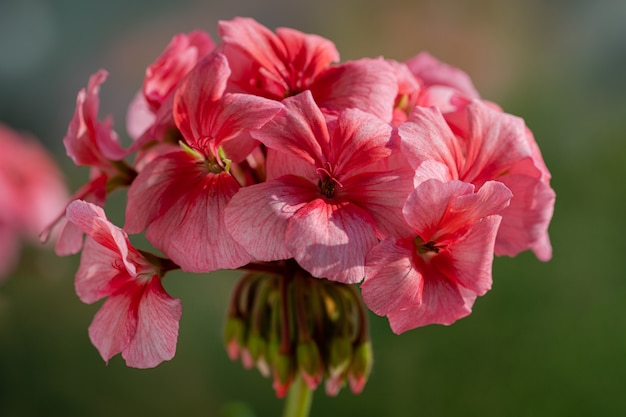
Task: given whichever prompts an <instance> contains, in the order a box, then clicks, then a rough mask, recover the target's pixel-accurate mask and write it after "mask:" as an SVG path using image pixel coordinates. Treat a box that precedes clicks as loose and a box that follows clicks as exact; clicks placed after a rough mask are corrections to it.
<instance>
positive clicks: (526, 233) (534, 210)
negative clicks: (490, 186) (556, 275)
mask: <svg viewBox="0 0 626 417" xmlns="http://www.w3.org/2000/svg"><path fill="white" fill-rule="evenodd" d="M500 179H501V181H502V182H503V183H504V184H506V186H507V187H509V188H510V189H511V191H512V192H513V198H512V199H511V205H510V206H509V207H507V208H506V209H504V210H503V211H502V224H501V225H500V230H499V231H498V237H497V239H496V254H497V255H507V256H515V255H517V254H518V253H519V252H521V251H524V250H526V249H532V250H533V252H534V253H535V255H536V256H537V258H538V259H540V260H542V261H548V260H550V258H551V257H552V246H551V244H550V238H549V236H548V226H549V224H550V220H551V219H552V214H553V211H554V201H555V198H556V196H555V193H554V190H552V188H550V186H549V185H548V184H546V183H545V182H542V181H541V180H540V179H535V178H530V177H528V176H525V175H507V176H504V177H502V178H500Z"/></svg>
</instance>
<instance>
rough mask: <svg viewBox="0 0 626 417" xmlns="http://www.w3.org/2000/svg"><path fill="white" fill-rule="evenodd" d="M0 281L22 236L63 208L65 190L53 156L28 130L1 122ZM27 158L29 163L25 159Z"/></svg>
mask: <svg viewBox="0 0 626 417" xmlns="http://www.w3.org/2000/svg"><path fill="white" fill-rule="evenodd" d="M0 148H1V149H2V152H0V282H2V281H3V280H4V279H5V278H6V277H7V276H8V275H9V274H10V273H11V272H12V271H13V268H14V267H15V265H16V263H17V261H18V259H19V254H20V249H21V244H22V241H23V240H26V241H31V242H36V241H37V240H38V236H39V233H40V232H41V230H42V229H43V228H44V227H46V226H48V224H50V223H51V222H52V221H53V220H54V215H55V214H56V213H59V212H61V210H63V209H64V207H65V203H66V201H67V190H66V188H65V184H64V181H63V177H62V175H61V171H60V169H59V168H58V167H57V165H56V163H55V162H54V160H53V159H52V156H51V155H50V154H49V153H48V152H47V151H46V150H45V148H44V147H42V146H41V145H40V144H39V142H38V141H37V140H36V139H34V138H33V137H31V136H30V135H29V134H27V133H23V132H17V131H15V130H13V129H11V128H10V127H8V126H6V125H3V124H2V123H0ZM24 161H28V163H24Z"/></svg>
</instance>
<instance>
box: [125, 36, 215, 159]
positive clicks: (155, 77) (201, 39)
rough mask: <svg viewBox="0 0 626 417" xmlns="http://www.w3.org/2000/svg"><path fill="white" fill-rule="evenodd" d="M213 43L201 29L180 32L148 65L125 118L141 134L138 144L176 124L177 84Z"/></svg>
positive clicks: (158, 137) (133, 132) (157, 137)
mask: <svg viewBox="0 0 626 417" xmlns="http://www.w3.org/2000/svg"><path fill="white" fill-rule="evenodd" d="M214 47H215V45H214V43H213V41H212V40H211V37H210V36H209V35H208V34H207V33H205V32H203V31H201V30H196V31H193V32H191V33H189V34H184V33H179V34H177V35H175V36H174V37H173V38H172V40H171V41H170V43H169V44H168V45H167V47H166V48H165V50H164V51H163V52H162V53H161V55H160V56H159V57H158V58H157V59H156V60H155V61H154V62H153V63H152V64H151V65H150V66H149V67H148V68H147V69H146V75H145V78H144V82H143V88H142V91H140V92H139V93H138V94H137V95H136V96H135V98H134V99H133V101H132V102H131V105H130V107H129V109H128V114H127V119H126V125H127V129H128V132H129V133H130V136H131V137H133V138H134V139H139V138H140V137H141V138H142V139H141V140H139V141H138V143H137V144H135V146H136V147H140V146H143V145H145V144H146V143H148V142H149V141H153V140H157V141H162V140H164V138H165V136H166V134H167V131H168V129H172V128H175V124H174V119H173V116H172V108H173V104H174V92H175V91H176V87H177V86H178V84H179V83H180V81H182V79H183V78H184V77H185V76H186V75H187V74H188V73H189V71H191V70H192V69H193V67H195V66H196V64H197V63H198V62H199V61H200V60H201V59H202V58H204V57H205V56H207V55H208V54H209V53H210V52H211V51H212V50H213V49H214Z"/></svg>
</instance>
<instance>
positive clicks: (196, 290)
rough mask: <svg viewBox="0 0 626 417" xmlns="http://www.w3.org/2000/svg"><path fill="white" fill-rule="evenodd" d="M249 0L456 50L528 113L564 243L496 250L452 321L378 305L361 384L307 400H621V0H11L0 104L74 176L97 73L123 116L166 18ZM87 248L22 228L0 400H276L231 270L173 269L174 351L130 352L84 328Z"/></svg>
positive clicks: (595, 403)
mask: <svg viewBox="0 0 626 417" xmlns="http://www.w3.org/2000/svg"><path fill="white" fill-rule="evenodd" d="M237 15H241V16H250V17H254V18H256V19H257V20H259V21H260V22H261V23H263V24H265V25H266V26H268V27H270V28H275V27H278V26H288V27H293V28H296V29H299V30H302V31H304V32H311V33H317V34H320V35H322V36H325V37H327V38H329V39H331V40H333V41H334V42H335V44H336V45H337V48H338V49H339V51H340V53H341V55H342V59H344V60H347V59H355V58H360V57H363V56H370V57H372V56H378V55H384V56H385V57H389V58H394V59H397V60H404V59H407V58H410V57H411V56H413V55H415V54H416V53H418V52H419V51H421V50H428V51H430V52H431V53H432V54H433V55H435V56H436V57H438V58H440V59H441V60H443V61H446V62H448V63H450V64H453V65H455V66H458V67H460V68H463V69H464V70H466V71H467V72H468V73H469V74H470V75H471V77H472V79H473V80H474V82H475V84H476V86H477V88H478V89H479V91H480V92H481V94H482V96H483V97H484V98H487V99H490V100H493V101H496V102H498V103H499V104H500V105H501V106H502V107H503V108H504V109H505V110H506V111H508V112H510V113H513V114H517V115H519V116H521V117H523V118H525V119H526V122H527V124H528V125H529V126H530V127H531V129H532V130H533V131H534V133H535V136H536V139H537V141H538V143H539V145H540V147H541V149H542V151H543V155H544V158H545V160H546V163H547V165H548V167H549V168H550V170H551V172H552V174H553V182H552V185H553V187H554V189H555V190H556V193H557V204H556V210H555V215H554V219H553V222H552V225H551V229H550V232H551V237H552V243H553V246H554V257H553V259H552V261H550V262H548V263H541V262H539V261H537V260H536V259H535V258H534V257H533V256H532V255H531V254H530V253H524V254H522V255H521V256H518V257H517V258H515V259H510V258H499V259H497V260H496V262H495V265H494V286H493V290H492V291H491V292H489V293H488V294H487V295H486V296H484V297H482V298H480V299H479V300H478V301H477V303H476V305H475V308H474V313H473V314H472V315H471V316H469V317H468V318H466V319H463V320H461V321H459V322H457V323H456V324H455V325H453V326H451V327H443V326H430V327H426V328H421V329H417V330H414V331H411V332H408V333H406V334H403V335H401V336H396V335H393V334H392V333H391V331H390V330H389V327H388V325H387V322H386V321H385V320H384V319H381V318H378V317H374V316H372V317H371V320H372V323H371V324H372V329H371V330H372V338H373V343H374V349H375V358H376V360H375V367H374V372H373V374H372V376H371V379H370V381H369V383H368V385H367V386H366V388H365V391H364V393H363V394H362V395H360V396H354V395H352V394H351V393H350V392H349V390H344V391H342V392H341V394H340V395H339V396H338V397H337V398H327V397H325V395H324V394H323V390H321V389H320V390H318V392H316V394H315V397H314V401H313V409H312V413H311V415H312V416H342V415H357V416H414V415H415V416H418V415H419V416H458V415H463V416H466V417H469V416H481V417H487V416H621V415H626V396H624V395H623V391H624V389H625V388H626V307H625V305H626V273H625V271H626V256H625V255H624V250H625V245H624V236H622V233H625V232H626V215H625V213H626V175H625V174H626V167H625V165H626V137H625V132H626V99H625V98H624V96H625V94H626V77H624V74H626V25H625V24H624V22H626V2H623V1H619V0H615V1H612V0H596V1H583V0H578V1H565V0H559V1H540V0H530V1H524V2H521V1H520V2H512V1H510V2H509V1H497V0H480V1H473V2H469V1H463V0H459V1H452V0H445V1H437V2H434V1H432V2H428V1H421V2H420V1H408V0H384V1H383V0H370V1H363V0H346V1H342V2H338V1H334V0H332V1H331V0H317V1H315V2H312V1H306V2H305V1H288V0H264V1H259V0H256V1H255V0H230V1H228V2H227V1H224V2H219V3H218V2H212V1H209V0H204V1H192V0H187V1H179V2H171V1H165V0H142V1H128V0H123V1H122V0H108V1H107V2H103V1H94V0H55V1H54V2H50V1H46V0H2V1H1V2H0V120H2V121H3V122H5V123H6V124H8V125H10V126H12V127H14V128H16V129H20V130H27V131H30V132H32V133H33V134H35V135H36V136H37V137H38V138H40V139H41V140H42V141H43V142H44V143H45V145H46V146H47V147H48V148H49V149H50V150H51V151H52V152H54V153H55V155H56V156H57V157H58V161H59V163H60V164H61V165H62V167H63V170H64V172H65V174H66V176H67V178H68V183H69V184H70V186H71V187H72V189H73V190H74V189H76V188H77V187H78V186H79V185H80V184H82V183H83V182H84V181H85V180H86V178H87V175H88V174H87V171H85V170H81V169H78V168H75V167H74V166H72V165H71V163H70V161H69V159H68V158H67V157H65V156H64V151H63V147H62V144H61V139H62V137H63V136H64V134H65V131H66V129H67V124H68V122H69V120H70V118H71V116H72V113H73V111H74V105H75V98H76V93H77V92H78V90H79V89H80V88H82V87H83V86H84V85H86V82H87V79H88V77H89V75H91V74H92V73H94V72H95V71H96V70H97V69H99V68H106V69H107V70H108V71H109V72H110V77H109V79H108V81H107V82H106V83H105V84H104V86H103V87H102V90H101V98H102V103H101V111H100V114H101V116H104V115H106V114H112V115H113V117H114V120H115V127H116V130H117V131H118V133H120V135H121V136H124V135H125V124H124V119H125V112H126V106H127V104H128V103H129V101H130V99H131V98H132V96H133V95H134V94H135V92H136V91H137V89H138V88H139V87H140V85H141V81H142V77H143V73H144V71H145V67H146V66H147V65H149V64H150V63H151V62H152V61H153V60H154V59H155V58H156V57H157V56H158V54H159V53H160V52H161V51H162V49H163V48H164V47H165V45H166V44H167V42H168V41H169V40H170V38H171V37H172V36H173V35H174V34H175V33H177V32H189V31H191V30H193V29H196V28H200V29H204V30H206V31H208V32H210V33H211V34H212V36H213V37H214V39H215V40H217V39H218V37H217V33H216V22H217V20H220V19H230V18H232V17H234V16H237ZM25 163H27V161H25ZM123 201H124V196H123V194H121V193H118V194H116V195H114V197H113V199H112V203H111V204H110V206H109V207H111V208H112V209H114V207H116V206H117V207H118V208H119V207H120V206H121V204H122V203H123ZM118 212H119V210H118ZM109 213H111V214H110V217H112V218H113V219H114V220H116V221H117V222H118V224H119V223H120V222H121V220H122V214H121V213H115V212H112V211H111V210H109ZM77 264H78V257H77V256H74V257H69V258H56V257H55V256H54V254H52V253H50V252H46V251H42V250H40V249H38V248H27V249H25V251H24V256H23V258H22V261H21V264H20V266H19V268H18V270H17V271H15V273H14V274H13V276H11V277H10V278H9V279H8V281H7V282H6V283H4V284H3V285H2V287H0V416H3V417H13V416H16V417H17V416H19V417H25V416H111V415H115V416H118V417H122V416H144V415H146V416H148V415H150V416H154V417H156V416H172V415H176V416H222V415H224V416H226V415H240V416H252V415H255V416H257V417H260V416H263V417H264V416H276V415H280V412H281V410H282V402H281V401H279V400H278V399H276V398H275V397H274V394H273V391H272V388H271V381H269V380H266V379H264V378H263V377H261V376H260V375H259V374H258V373H257V372H256V371H252V372H251V371H244V370H243V369H242V367H241V366H240V364H238V363H231V362H230V361H229V360H228V359H227V356H226V353H225V351H224V349H223V347H222V343H221V332H222V319H223V317H224V314H225V308H226V305H227V302H228V298H229V294H230V290H231V288H232V287H233V285H234V283H235V281H236V278H237V274H235V273H219V274H218V273H216V274H212V275H209V276H206V275H204V276H201V275H191V274H182V273H179V274H173V275H172V276H171V277H169V276H168V277H169V278H168V279H167V280H166V281H165V285H166V287H167V289H168V291H169V292H170V294H172V295H173V296H175V297H180V298H182V301H183V306H184V314H183V319H182V321H181V330H180V338H179V342H178V350H177V355H176V357H175V358H174V360H172V361H170V362H167V363H164V364H162V365H160V366H159V367H157V368H156V369H152V370H136V369H129V368H126V367H125V365H124V363H123V360H122V359H121V358H120V357H119V356H118V357H115V358H113V359H112V360H111V361H110V363H109V365H108V366H105V364H104V363H103V362H102V360H101V359H100V357H99V355H98V353H97V351H96V350H95V348H94V347H93V346H92V345H91V344H90V342H89V339H88V336H87V327H88V325H89V323H90V322H91V320H92V318H93V315H94V314H95V312H96V311H97V309H98V307H99V303H98V304H97V305H89V306H88V305H84V304H82V303H81V302H80V301H79V300H78V299H77V297H76V296H75V294H74V289H73V275H74V272H75V270H76V267H77ZM237 410H239V411H237ZM231 412H232V413H234V414H228V413H231Z"/></svg>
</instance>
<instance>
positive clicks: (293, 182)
mask: <svg viewBox="0 0 626 417" xmlns="http://www.w3.org/2000/svg"><path fill="white" fill-rule="evenodd" d="M317 196H319V189H318V188H317V187H316V186H315V185H314V184H312V183H311V182H309V181H307V180H305V179H302V178H299V177H296V176H285V177H281V178H277V179H274V180H272V181H267V182H264V183H260V184H256V185H252V186H250V187H245V188H242V189H240V190H239V192H238V193H237V194H236V195H235V196H234V197H233V198H232V199H231V201H230V203H229V204H228V207H227V208H226V220H225V222H226V227H227V228H228V231H229V232H230V234H231V235H232V236H233V238H234V239H235V240H236V241H237V242H239V244H241V245H242V246H243V247H244V248H245V249H246V250H247V251H248V252H249V253H250V254H251V255H252V257H254V259H257V260H259V261H275V260H279V259H287V258H291V257H292V254H291V252H290V251H289V249H288V247H287V246H286V237H285V234H286V230H287V225H288V221H289V219H290V218H291V217H292V216H293V214H294V213H295V212H296V211H297V210H298V209H299V208H300V207H302V206H303V205H304V204H305V203H306V201H309V200H311V199H313V198H315V197H317Z"/></svg>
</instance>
